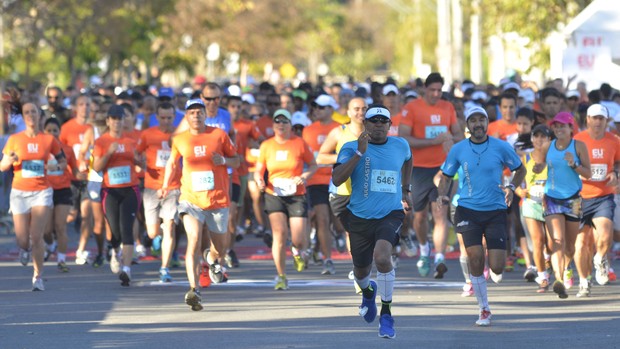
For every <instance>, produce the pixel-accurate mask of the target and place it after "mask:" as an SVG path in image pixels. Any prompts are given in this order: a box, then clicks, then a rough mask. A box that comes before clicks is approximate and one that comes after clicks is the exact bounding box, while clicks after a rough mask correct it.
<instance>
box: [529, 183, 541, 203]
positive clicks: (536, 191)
mask: <svg viewBox="0 0 620 349" xmlns="http://www.w3.org/2000/svg"><path fill="white" fill-rule="evenodd" d="M529 194H530V199H532V200H534V201H536V202H537V203H542V199H543V196H544V195H545V181H536V184H534V185H533V186H531V187H530V190H529Z"/></svg>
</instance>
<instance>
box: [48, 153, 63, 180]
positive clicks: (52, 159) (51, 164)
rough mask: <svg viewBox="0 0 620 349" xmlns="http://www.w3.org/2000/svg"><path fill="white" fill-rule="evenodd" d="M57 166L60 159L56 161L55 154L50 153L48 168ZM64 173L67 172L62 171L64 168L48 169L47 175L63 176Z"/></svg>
mask: <svg viewBox="0 0 620 349" xmlns="http://www.w3.org/2000/svg"><path fill="white" fill-rule="evenodd" d="M57 166H58V161H56V158H55V157H54V156H53V155H50V159H49V160H47V168H50V167H54V168H56V167H57ZM63 173H65V172H64V171H62V170H58V171H50V170H48V171H47V175H48V176H62V175H63Z"/></svg>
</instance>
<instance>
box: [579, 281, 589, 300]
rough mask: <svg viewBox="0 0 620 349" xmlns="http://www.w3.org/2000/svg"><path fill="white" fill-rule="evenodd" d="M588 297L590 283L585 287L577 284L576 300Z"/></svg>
mask: <svg viewBox="0 0 620 349" xmlns="http://www.w3.org/2000/svg"><path fill="white" fill-rule="evenodd" d="M586 297H590V283H587V284H585V285H583V284H581V283H580V284H579V292H577V298H586Z"/></svg>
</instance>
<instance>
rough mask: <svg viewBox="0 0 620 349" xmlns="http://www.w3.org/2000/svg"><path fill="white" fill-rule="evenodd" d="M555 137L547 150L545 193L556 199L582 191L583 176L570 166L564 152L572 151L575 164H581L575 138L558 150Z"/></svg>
mask: <svg viewBox="0 0 620 349" xmlns="http://www.w3.org/2000/svg"><path fill="white" fill-rule="evenodd" d="M555 142H556V140H555V139H554V140H553V141H552V142H551V145H550V146H549V151H548V152H547V158H546V161H547V182H546V183H545V195H548V196H550V197H552V198H554V199H568V198H571V197H573V196H575V195H576V194H578V193H579V192H580V191H581V178H579V175H578V174H577V172H576V171H575V170H573V169H572V168H570V166H568V163H567V162H566V160H564V154H566V152H570V153H571V154H573V158H574V159H575V164H576V165H580V164H581V162H580V161H579V157H578V156H577V148H576V147H575V140H574V139H572V140H571V141H570V143H569V144H568V146H567V147H566V149H564V150H558V149H557V148H556V145H555Z"/></svg>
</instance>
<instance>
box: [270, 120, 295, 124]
mask: <svg viewBox="0 0 620 349" xmlns="http://www.w3.org/2000/svg"><path fill="white" fill-rule="evenodd" d="M273 122H275V123H276V124H290V123H291V122H290V121H288V119H274V120H273Z"/></svg>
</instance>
